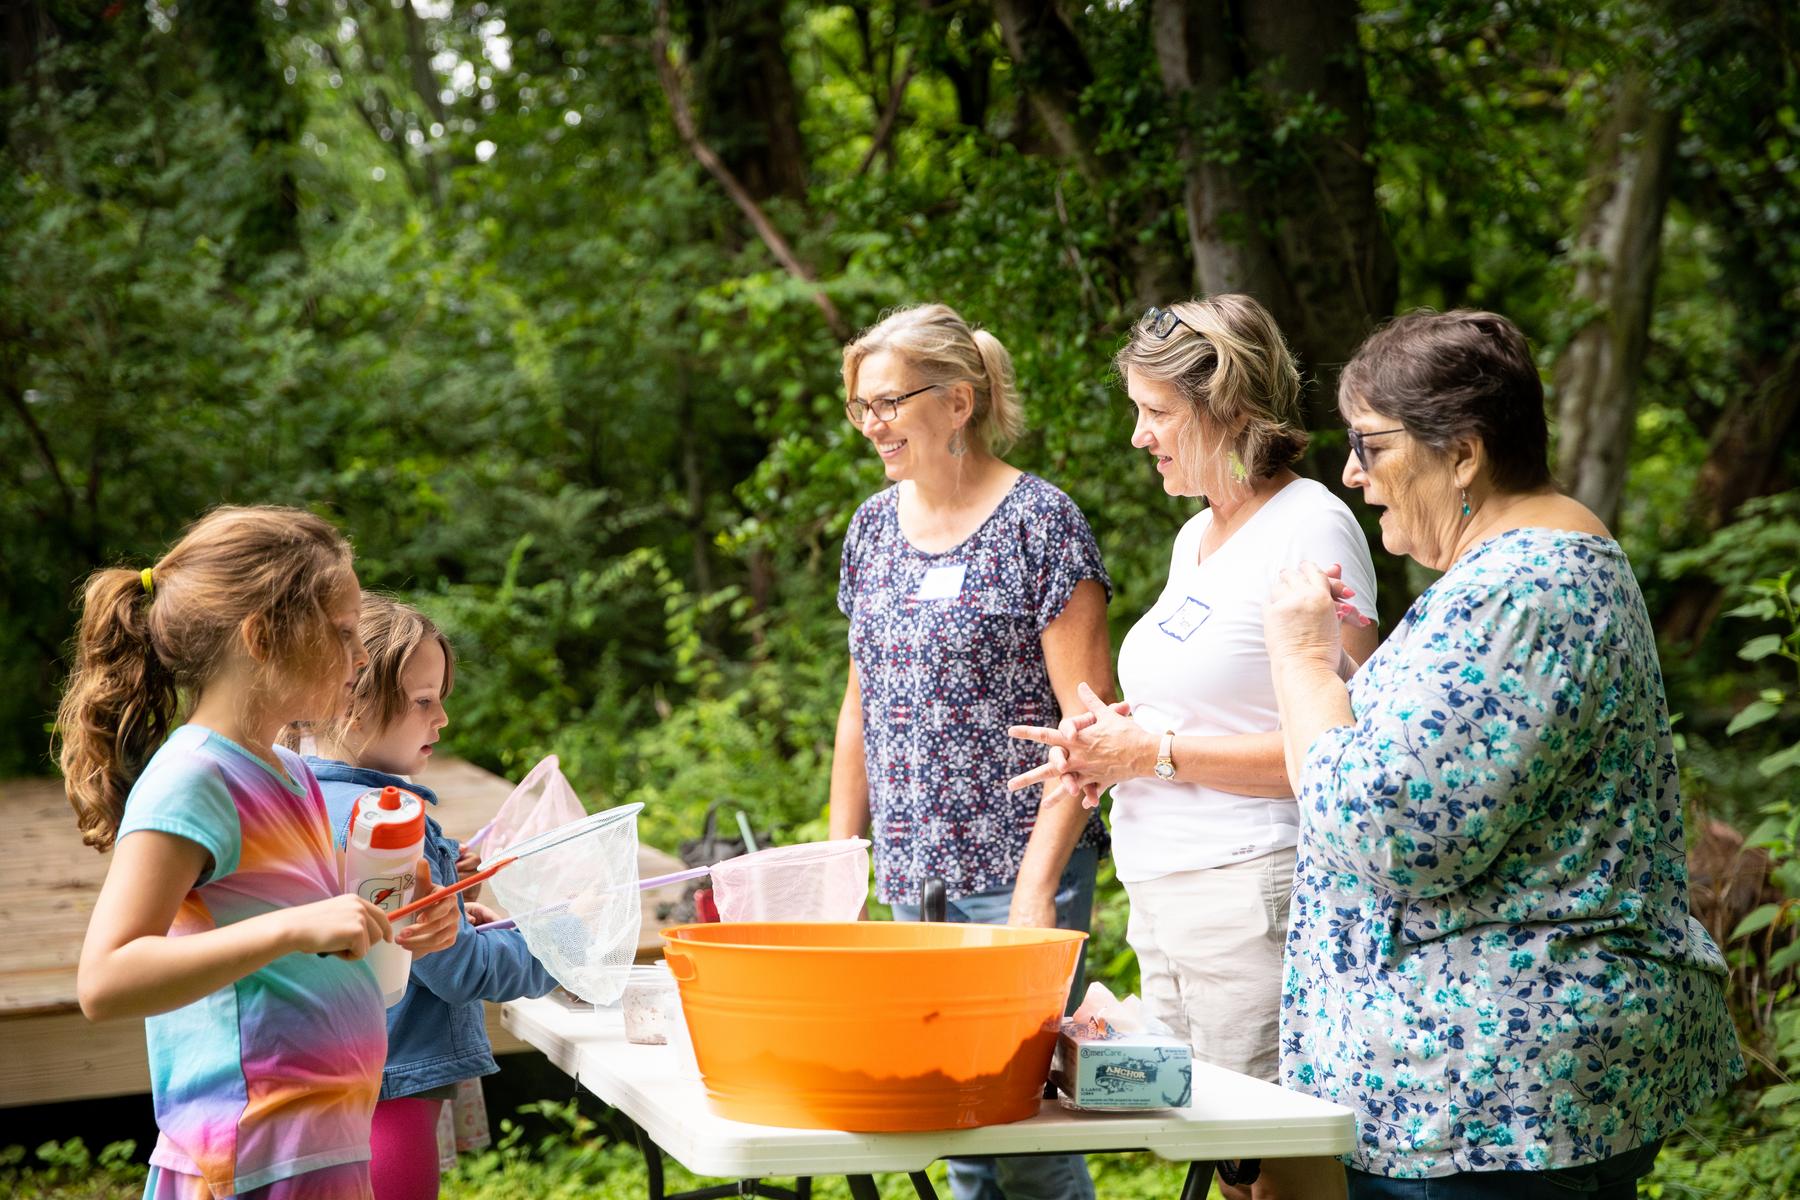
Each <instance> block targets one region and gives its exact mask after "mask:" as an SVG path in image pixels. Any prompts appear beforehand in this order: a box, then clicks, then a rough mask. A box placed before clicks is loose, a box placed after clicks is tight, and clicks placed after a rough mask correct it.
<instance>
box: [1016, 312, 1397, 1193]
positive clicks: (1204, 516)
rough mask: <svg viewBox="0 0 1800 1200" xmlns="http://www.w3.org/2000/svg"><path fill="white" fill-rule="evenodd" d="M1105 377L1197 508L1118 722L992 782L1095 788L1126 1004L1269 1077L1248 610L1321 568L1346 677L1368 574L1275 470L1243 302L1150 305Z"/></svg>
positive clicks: (1306, 483) (1204, 1052)
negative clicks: (1126, 976) (1303, 565)
mask: <svg viewBox="0 0 1800 1200" xmlns="http://www.w3.org/2000/svg"><path fill="white" fill-rule="evenodd" d="M1116 365H1117V367H1118V369H1119V372H1120V373H1121V374H1122V375H1123V376H1124V378H1125V388H1126V391H1127V393H1128V394H1129V395H1130V397H1131V402H1132V405H1133V406H1134V407H1135V409H1136V412H1137V421H1136V425H1135V427H1134V429H1133V431H1132V436H1131V444H1132V446H1133V447H1135V448H1137V449H1139V450H1142V451H1144V452H1146V453H1147V454H1148V455H1149V457H1150V461H1151V464H1152V465H1153V466H1154V469H1155V470H1156V472H1157V474H1158V476H1159V477H1160V479H1161V483H1162V487H1163V490H1164V491H1166V492H1167V493H1168V494H1169V495H1172V496H1191V497H1198V498H1202V499H1204V500H1205V501H1206V507H1205V508H1203V509H1202V510H1201V511H1200V512H1198V513H1196V514H1195V515H1194V516H1192V517H1190V518H1189V519H1188V520H1187V521H1186V522H1185V523H1184V524H1183V525H1182V526H1181V528H1180V529H1179V530H1178V531H1177V532H1176V534H1175V544H1174V550H1173V554H1172V556H1171V560H1170V563H1169V576H1168V581H1167V583H1166V584H1165V585H1164V587H1163V590H1162V594H1161V595H1160V596H1159V597H1158V598H1157V600H1156V602H1155V603H1154V604H1152V605H1151V606H1150V610H1149V611H1148V612H1146V613H1145V614H1144V616H1143V617H1142V619H1140V620H1139V621H1138V623H1137V624H1136V625H1135V626H1133V627H1132V630H1131V632H1130V633H1128V634H1127V635H1126V636H1125V640H1124V642H1123V643H1122V644H1121V645H1120V648H1119V683H1120V686H1121V687H1122V689H1123V690H1124V693H1125V699H1126V701H1127V702H1128V706H1129V707H1128V715H1127V713H1126V712H1120V711H1114V710H1111V709H1108V708H1107V707H1106V706H1105V705H1104V704H1102V703H1100V701H1099V698H1098V697H1090V698H1089V703H1088V705H1087V711H1086V712H1085V713H1084V714H1083V715H1080V716H1078V717H1076V718H1074V719H1072V720H1068V721H1065V722H1064V723H1063V725H1062V727H1061V728H1060V729H1046V728H1040V729H1030V728H1018V729H1014V730H1013V731H1012V732H1013V735H1014V736H1015V737H1019V738H1025V739H1030V740H1034V741H1039V742H1043V743H1045V744H1047V745H1049V746H1050V747H1051V748H1052V751H1053V753H1054V752H1058V751H1060V752H1061V756H1062V761H1060V762H1054V761H1053V762H1050V763H1047V764H1045V765H1044V766H1042V767H1040V768H1038V769H1037V770H1034V771H1029V772H1026V773H1024V774H1023V775H1021V776H1019V777H1018V778H1017V779H1015V780H1014V781H1013V782H1014V783H1015V784H1016V785H1028V784H1036V783H1040V782H1048V781H1050V780H1053V779H1056V778H1057V777H1058V776H1059V775H1060V776H1061V777H1062V778H1064V779H1065V780H1067V781H1069V782H1070V783H1072V784H1074V785H1077V786H1082V787H1084V788H1086V789H1087V790H1088V791H1089V792H1090V793H1092V792H1093V791H1095V790H1098V789H1105V788H1111V789H1112V797H1113V802H1112V836H1113V859H1114V863H1115V865H1116V867H1117V870H1118V875H1119V879H1120V881H1121V882H1123V883H1124V885H1125V891H1126V893H1127V895H1128V896H1129V897H1130V900H1131V917H1130V922H1129V925H1128V927H1127V929H1126V938H1127V940H1128V941H1129V942H1130V944H1131V948H1132V950H1133V951H1134V952H1135V953H1136V955H1137V960H1138V967H1139V971H1140V973H1141V976H1142V994H1143V999H1144V1002H1145V1004H1146V1005H1147V1006H1148V1007H1149V1009H1150V1011H1151V1012H1152V1013H1154V1014H1155V1015H1156V1016H1157V1017H1159V1018H1160V1019H1161V1020H1163V1021H1164V1022H1165V1023H1167V1024H1168V1025H1169V1026H1170V1027H1171V1028H1173V1029H1174V1030H1175V1031H1176V1033H1177V1034H1178V1035H1179V1036H1181V1037H1183V1038H1185V1039H1187V1041H1188V1042H1189V1043H1190V1044H1191V1046H1192V1048H1193V1051H1194V1054H1195V1056H1196V1057H1197V1058H1199V1059H1201V1060H1203V1061H1205V1062H1209V1063H1213V1064H1215V1065H1218V1066H1222V1067H1226V1068H1229V1069H1231V1070H1234V1071H1239V1072H1242V1073H1244V1074H1247V1075H1252V1076H1255V1077H1257V1078H1260V1079H1267V1080H1273V1079H1274V1078H1275V1076H1276V1069H1277V1060H1278V1049H1277V1043H1276V1028H1277V1021H1278V1017H1279V1009H1280V1002H1281V971H1282V946H1283V942H1284V940H1285V937H1286V933H1287V907H1288V895H1289V893H1290V891H1291V889H1292V886H1293V875H1294V846H1295V843H1296V841H1297V840H1298V836H1299V820H1298V815H1297V813H1296V811H1295V807H1294V800H1293V792H1292V791H1291V789H1290V788H1289V785H1288V780H1287V773H1286V767H1285V766H1284V764H1283V762H1282V752H1281V735H1280V733H1279V732H1278V730H1277V715H1276V711H1275V693H1274V689H1273V686H1272V684H1271V680H1270V675H1269V659H1268V655H1267V653H1266V651H1265V649H1264V646H1263V616H1262V608H1263V603H1264V601H1265V600H1266V599H1267V597H1268V594H1269V587H1270V585H1271V584H1272V583H1273V581H1274V580H1275V578H1276V576H1277V574H1278V573H1279V572H1280V571H1281V570H1282V569H1283V568H1286V567H1290V566H1293V565H1295V564H1297V563H1299V562H1301V561H1304V560H1308V559H1310V560H1314V561H1318V562H1325V563H1330V564H1334V566H1333V568H1332V575H1331V579H1332V585H1333V588H1334V591H1335V597H1334V604H1335V606H1336V610H1335V611H1334V613H1333V629H1332V631H1331V637H1332V648H1333V653H1334V655H1335V656H1336V657H1335V658H1334V660H1333V665H1334V666H1337V665H1340V664H1341V665H1342V667H1343V668H1344V670H1345V671H1346V672H1347V671H1349V670H1351V669H1353V667H1354V664H1355V663H1356V662H1358V661H1360V660H1362V659H1363V658H1366V657H1367V656H1368V655H1369V653H1370V652H1371V651H1372V650H1373V649H1374V647H1375V641H1376V629H1375V625H1374V623H1373V620H1372V618H1373V616H1374V613H1375V583H1374V567H1373V564H1372V563H1371V561H1370V558H1369V547H1368V543H1367V541H1366V540H1365V539H1364V537H1363V535H1362V531H1361V530H1360V529H1359V528H1358V527H1357V524H1356V520H1355V518H1354V517H1352V516H1351V514H1350V510H1349V509H1348V508H1347V507H1346V506H1345V505H1344V502H1343V501H1342V500H1339V499H1338V498H1337V497H1336V496H1334V495H1333V494H1332V493H1331V492H1330V491H1329V490H1328V489H1326V488H1325V487H1324V486H1322V485H1321V484H1319V483H1317V482H1315V481H1313V480H1310V479H1304V478H1302V477H1300V476H1299V475H1297V474H1295V472H1294V470H1293V464H1294V463H1295V462H1296V461H1298V459H1299V458H1300V455H1301V453H1302V452H1303V451H1304V450H1305V448H1306V443H1307V434H1306V432H1305V430H1304V429H1303V428H1302V427H1301V421H1300V375H1299V371H1298V370H1297V369H1296V367H1295V365H1294V360H1293V358H1292V357H1291V356H1290V354H1289V352H1288V349H1287V345H1286V343H1285V342H1284V341H1283V340H1282V336H1281V331H1280V330H1279V329H1278V328H1277V327H1276V325H1275V321H1274V319H1273V318H1272V317H1270V316H1269V314H1268V312H1267V311H1265V310H1264V309H1263V307H1262V306H1261V305H1260V304H1258V303H1257V302H1256V301H1255V300H1253V299H1251V298H1250V297H1249V296H1243V295H1218V296H1212V297H1209V298H1206V299H1201V300H1190V301H1187V302H1186V303H1182V304H1176V305H1173V306H1171V307H1169V308H1167V309H1154V308H1153V309H1151V310H1150V311H1149V312H1148V313H1146V314H1145V316H1144V317H1143V319H1142V320H1140V321H1139V322H1138V323H1137V325H1136V326H1135V327H1134V328H1133V329H1132V331H1131V338H1130V341H1129V342H1127V343H1126V345H1125V347H1124V348H1123V349H1122V350H1120V351H1119V353H1118V356H1117V359H1116ZM1340 621H1341V624H1340ZM1120 708H1121V709H1124V708H1126V706H1125V705H1121V706H1120ZM1342 1189H1343V1170H1342V1168H1341V1167H1340V1166H1339V1165H1338V1164H1337V1163H1336V1162H1334V1161H1332V1160H1330V1159H1285V1160H1284V1159H1268V1160H1265V1161H1264V1162H1263V1164H1262V1175H1261V1178H1260V1179H1259V1180H1257V1182H1256V1183H1255V1185H1254V1191H1252V1189H1251V1187H1249V1186H1245V1185H1242V1184H1224V1185H1223V1190H1224V1191H1225V1194H1226V1195H1228V1196H1234V1197H1242V1196H1251V1195H1255V1196H1257V1197H1269V1196H1300V1197H1307V1198H1309V1200H1310V1198H1312V1197H1329V1196H1331V1195H1334V1194H1341V1193H1342Z"/></svg>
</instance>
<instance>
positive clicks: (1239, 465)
mask: <svg viewBox="0 0 1800 1200" xmlns="http://www.w3.org/2000/svg"><path fill="white" fill-rule="evenodd" d="M1225 463H1226V465H1227V466H1229V467H1230V468H1231V477H1232V478H1233V479H1235V480H1237V481H1238V482H1239V483H1243V482H1244V481H1245V480H1246V479H1249V478H1250V472H1249V471H1248V470H1246V469H1245V468H1244V460H1243V459H1241V458H1239V457H1238V452H1237V451H1236V450H1233V451H1232V452H1231V457H1229V458H1227V459H1226V460H1225Z"/></svg>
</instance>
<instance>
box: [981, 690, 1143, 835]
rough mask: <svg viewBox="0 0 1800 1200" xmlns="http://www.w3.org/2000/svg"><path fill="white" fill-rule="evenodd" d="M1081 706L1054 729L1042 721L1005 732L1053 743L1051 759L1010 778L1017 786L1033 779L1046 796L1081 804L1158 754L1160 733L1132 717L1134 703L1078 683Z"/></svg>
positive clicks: (1093, 801)
mask: <svg viewBox="0 0 1800 1200" xmlns="http://www.w3.org/2000/svg"><path fill="white" fill-rule="evenodd" d="M1080 695H1081V702H1082V704H1084V705H1085V706H1086V710H1085V711H1083V712H1076V713H1072V714H1070V715H1069V716H1066V717H1064V718H1063V719H1062V722H1061V723H1060V724H1058V725H1057V726H1056V728H1054V729H1051V728H1048V727H1046V726H1043V725H1014V726H1012V727H1011V728H1009V729H1008V730H1007V731H1006V732H1007V735H1008V736H1010V737H1015V738H1018V739H1019V740H1021V741H1026V742H1037V743H1039V744H1040V745H1044V746H1048V747H1049V748H1050V759H1049V761H1048V762H1046V763H1045V764H1044V765H1043V766H1041V767H1035V768H1033V769H1032V770H1029V771H1027V772H1025V773H1024V774H1023V775H1015V776H1014V777H1013V778H1011V779H1009V780H1007V781H1006V788H1007V790H1008V791H1012V792H1016V791H1018V790H1019V789H1020V788H1028V787H1030V786H1032V785H1033V784H1037V783H1041V784H1043V785H1044V799H1045V800H1052V801H1053V800H1057V799H1060V798H1062V797H1065V796H1066V797H1069V798H1071V799H1072V798H1074V797H1077V796H1078V797H1080V798H1081V806H1082V807H1083V808H1094V807H1096V806H1097V805H1099V803H1100V793H1101V792H1103V791H1105V790H1106V789H1107V788H1109V787H1111V786H1112V785H1113V784H1115V783H1119V782H1121V781H1122V780H1126V779H1132V778H1135V777H1136V776H1138V775H1141V774H1143V773H1144V771H1143V764H1144V762H1145V761H1146V760H1145V755H1146V754H1148V755H1149V758H1150V761H1154V760H1155V756H1156V737H1155V735H1154V734H1152V733H1150V732H1149V731H1148V730H1146V729H1144V728H1143V727H1142V726H1141V725H1139V724H1138V723H1137V722H1136V721H1134V720H1132V719H1131V705H1129V704H1127V703H1125V702H1123V701H1120V702H1119V703H1118V704H1113V705H1108V704H1107V703H1106V701H1104V700H1102V699H1101V698H1100V697H1099V696H1098V695H1097V694H1096V693H1095V692H1094V689H1093V688H1091V687H1089V686H1088V685H1087V684H1085V683H1083V684H1082V685H1081V687H1080Z"/></svg>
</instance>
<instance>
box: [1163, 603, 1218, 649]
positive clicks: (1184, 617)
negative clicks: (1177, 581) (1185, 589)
mask: <svg viewBox="0 0 1800 1200" xmlns="http://www.w3.org/2000/svg"><path fill="white" fill-rule="evenodd" d="M1210 616H1212V605H1210V604H1202V603H1201V602H1200V601H1198V600H1196V599H1194V598H1193V597H1192V596H1189V597H1188V598H1187V599H1185V600H1183V601H1182V602H1181V607H1180V608H1178V609H1176V610H1175V612H1174V613H1173V615H1171V616H1168V617H1165V618H1164V619H1163V620H1161V621H1158V622H1157V623H1156V627H1157V628H1158V629H1160V630H1162V631H1163V632H1164V633H1166V634H1168V635H1169V636H1170V637H1172V638H1174V639H1175V640H1176V641H1178V642H1185V641H1187V640H1188V637H1189V636H1190V635H1191V634H1192V633H1193V632H1194V630H1196V629H1198V628H1200V627H1201V626H1202V625H1204V624H1206V618H1208V617H1210Z"/></svg>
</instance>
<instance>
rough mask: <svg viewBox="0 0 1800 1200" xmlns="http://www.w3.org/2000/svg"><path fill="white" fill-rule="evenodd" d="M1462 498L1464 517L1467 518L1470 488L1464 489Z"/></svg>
mask: <svg viewBox="0 0 1800 1200" xmlns="http://www.w3.org/2000/svg"><path fill="white" fill-rule="evenodd" d="M1462 498H1463V516H1465V517H1466V516H1468V515H1469V489H1468V488H1464V489H1462Z"/></svg>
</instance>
